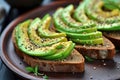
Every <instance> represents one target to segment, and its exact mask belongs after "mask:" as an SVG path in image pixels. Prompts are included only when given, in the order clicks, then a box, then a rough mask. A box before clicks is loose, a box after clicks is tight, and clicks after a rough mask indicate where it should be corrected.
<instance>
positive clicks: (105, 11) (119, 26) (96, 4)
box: [76, 0, 120, 31]
mask: <svg viewBox="0 0 120 80" xmlns="http://www.w3.org/2000/svg"><path fill="white" fill-rule="evenodd" d="M111 1H112V0H85V1H83V3H84V4H85V5H84V9H83V10H84V14H85V15H86V16H87V17H88V19H89V20H92V21H94V22H96V25H97V29H98V30H101V31H116V30H120V9H118V8H112V7H110V6H114V7H115V4H114V2H115V1H116V2H117V0H114V1H112V3H111ZM119 2H120V1H119ZM108 4H109V8H111V9H109V8H107V7H105V6H108ZM117 4H119V5H120V3H117ZM116 6H117V5H116ZM76 14H77V13H76ZM77 15H78V14H77ZM77 17H78V16H77Z"/></svg>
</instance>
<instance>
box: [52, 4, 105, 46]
mask: <svg viewBox="0 0 120 80" xmlns="http://www.w3.org/2000/svg"><path fill="white" fill-rule="evenodd" d="M73 13H74V7H73V5H68V6H67V7H65V8H59V9H57V10H56V12H55V13H54V14H53V19H54V26H55V28H56V30H57V31H59V32H63V33H66V34H67V37H68V38H70V40H72V41H74V42H75V43H79V44H87V45H96V44H103V38H102V32H100V31H97V27H96V23H94V22H93V21H88V22H87V23H85V22H82V21H80V19H79V20H76V19H74V18H72V14H73ZM76 15H77V14H75V15H74V14H73V16H76ZM80 25H81V26H80ZM78 39H79V40H78Z"/></svg>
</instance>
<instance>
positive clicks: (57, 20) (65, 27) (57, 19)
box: [53, 8, 97, 33]
mask: <svg viewBox="0 0 120 80" xmlns="http://www.w3.org/2000/svg"><path fill="white" fill-rule="evenodd" d="M62 11H63V8H59V9H58V10H57V11H56V12H55V13H54V14H53V19H54V25H55V28H57V30H58V31H59V30H61V31H63V32H71V33H85V32H86V33H90V32H94V31H97V28H96V27H94V25H93V27H90V28H89V27H88V28H85V29H82V28H81V29H80V28H79V29H78V28H74V27H69V26H68V25H65V24H64V22H63V21H62V20H61V19H60V14H61V12H62Z"/></svg>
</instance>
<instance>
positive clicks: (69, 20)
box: [61, 5, 95, 28]
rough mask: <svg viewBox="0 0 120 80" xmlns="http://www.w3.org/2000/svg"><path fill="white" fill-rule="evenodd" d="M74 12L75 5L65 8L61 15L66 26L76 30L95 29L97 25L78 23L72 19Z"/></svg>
mask: <svg viewBox="0 0 120 80" xmlns="http://www.w3.org/2000/svg"><path fill="white" fill-rule="evenodd" d="M73 11H74V6H73V5H68V6H67V7H65V8H64V10H63V11H62V13H61V19H62V21H63V22H64V24H66V25H68V26H70V27H76V28H86V27H93V26H94V25H95V23H93V22H87V23H80V22H77V21H76V20H75V19H73V18H72V17H71V15H72V13H73Z"/></svg>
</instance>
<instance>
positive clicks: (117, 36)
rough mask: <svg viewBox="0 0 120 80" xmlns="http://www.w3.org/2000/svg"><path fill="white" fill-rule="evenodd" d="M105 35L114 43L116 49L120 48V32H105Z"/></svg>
mask: <svg viewBox="0 0 120 80" xmlns="http://www.w3.org/2000/svg"><path fill="white" fill-rule="evenodd" d="M103 35H104V36H105V37H106V38H108V39H109V40H110V41H112V43H113V44H114V45H115V47H116V48H120V31H115V32H103Z"/></svg>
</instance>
